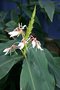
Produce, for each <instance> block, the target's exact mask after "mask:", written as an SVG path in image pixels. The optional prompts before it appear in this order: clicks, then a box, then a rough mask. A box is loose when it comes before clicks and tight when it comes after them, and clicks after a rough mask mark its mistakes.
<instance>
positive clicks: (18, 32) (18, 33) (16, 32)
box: [8, 24, 26, 37]
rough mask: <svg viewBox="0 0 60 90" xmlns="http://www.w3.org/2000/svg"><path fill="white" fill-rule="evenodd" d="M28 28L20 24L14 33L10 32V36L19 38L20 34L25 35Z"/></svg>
mask: <svg viewBox="0 0 60 90" xmlns="http://www.w3.org/2000/svg"><path fill="white" fill-rule="evenodd" d="M25 27H26V25H24V26H22V24H21V25H20V24H18V27H16V28H15V29H14V30H13V31H12V32H9V33H8V34H9V35H10V37H14V36H19V35H20V34H22V33H24V32H23V29H24V28H25Z"/></svg>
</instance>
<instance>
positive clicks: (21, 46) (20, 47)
mask: <svg viewBox="0 0 60 90" xmlns="http://www.w3.org/2000/svg"><path fill="white" fill-rule="evenodd" d="M18 47H19V49H20V50H22V49H23V48H24V43H23V42H20V43H19V44H18Z"/></svg>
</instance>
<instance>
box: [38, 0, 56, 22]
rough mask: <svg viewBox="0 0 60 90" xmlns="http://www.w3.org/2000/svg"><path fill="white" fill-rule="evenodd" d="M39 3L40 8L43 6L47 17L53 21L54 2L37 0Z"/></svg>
mask: <svg viewBox="0 0 60 90" xmlns="http://www.w3.org/2000/svg"><path fill="white" fill-rule="evenodd" d="M39 5H40V6H41V8H44V9H45V11H46V13H47V15H48V17H49V19H50V20H51V21H53V16H54V11H55V6H54V3H53V2H52V1H50V0H45V1H43V0H39Z"/></svg>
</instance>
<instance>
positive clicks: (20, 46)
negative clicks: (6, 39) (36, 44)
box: [18, 38, 28, 50]
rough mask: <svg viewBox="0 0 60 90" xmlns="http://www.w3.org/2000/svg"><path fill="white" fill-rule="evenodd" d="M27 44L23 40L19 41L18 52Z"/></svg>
mask: <svg viewBox="0 0 60 90" xmlns="http://www.w3.org/2000/svg"><path fill="white" fill-rule="evenodd" d="M27 43H28V41H26V40H25V39H24V38H23V39H22V40H21V42H20V43H19V44H18V48H19V49H20V50H22V49H23V48H24V46H25V44H27Z"/></svg>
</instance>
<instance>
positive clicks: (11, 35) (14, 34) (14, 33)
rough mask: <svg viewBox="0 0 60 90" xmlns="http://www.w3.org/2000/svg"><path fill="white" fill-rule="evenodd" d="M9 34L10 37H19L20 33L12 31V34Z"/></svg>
mask: <svg viewBox="0 0 60 90" xmlns="http://www.w3.org/2000/svg"><path fill="white" fill-rule="evenodd" d="M8 34H9V35H10V37H14V36H17V35H19V32H18V31H12V32H9V33H8Z"/></svg>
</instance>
